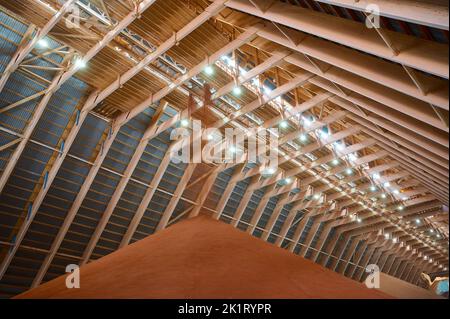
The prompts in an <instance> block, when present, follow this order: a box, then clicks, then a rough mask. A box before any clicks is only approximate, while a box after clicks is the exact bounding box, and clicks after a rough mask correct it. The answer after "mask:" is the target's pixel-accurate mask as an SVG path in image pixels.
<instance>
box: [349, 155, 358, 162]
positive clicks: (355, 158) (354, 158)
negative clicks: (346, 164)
mask: <svg viewBox="0 0 450 319" xmlns="http://www.w3.org/2000/svg"><path fill="white" fill-rule="evenodd" d="M348 159H349V160H350V161H351V162H355V161H356V160H357V159H358V157H357V156H356V155H355V154H349V155H348Z"/></svg>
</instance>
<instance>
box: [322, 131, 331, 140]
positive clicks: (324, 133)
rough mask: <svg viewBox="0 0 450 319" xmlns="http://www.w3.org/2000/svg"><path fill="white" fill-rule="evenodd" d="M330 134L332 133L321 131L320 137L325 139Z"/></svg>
mask: <svg viewBox="0 0 450 319" xmlns="http://www.w3.org/2000/svg"><path fill="white" fill-rule="evenodd" d="M328 136H330V134H328V132H325V131H320V137H321V138H323V139H326V138H328Z"/></svg>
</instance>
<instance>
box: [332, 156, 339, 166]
mask: <svg viewBox="0 0 450 319" xmlns="http://www.w3.org/2000/svg"><path fill="white" fill-rule="evenodd" d="M332 163H333V165H334V166H336V165H339V160H338V159H337V158H335V159H334V160H333V162H332Z"/></svg>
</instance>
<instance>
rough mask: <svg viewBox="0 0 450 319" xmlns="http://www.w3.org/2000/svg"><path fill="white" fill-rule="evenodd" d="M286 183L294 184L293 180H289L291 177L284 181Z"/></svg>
mask: <svg viewBox="0 0 450 319" xmlns="http://www.w3.org/2000/svg"><path fill="white" fill-rule="evenodd" d="M284 182H285V183H286V184H290V183H292V179H291V178H289V177H287V178H285V179H284Z"/></svg>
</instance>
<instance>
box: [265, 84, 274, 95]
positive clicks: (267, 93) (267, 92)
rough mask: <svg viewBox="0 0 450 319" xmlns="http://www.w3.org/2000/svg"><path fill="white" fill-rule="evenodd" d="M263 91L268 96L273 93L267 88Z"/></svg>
mask: <svg viewBox="0 0 450 319" xmlns="http://www.w3.org/2000/svg"><path fill="white" fill-rule="evenodd" d="M263 91H264V94H266V95H269V94H270V93H272V90H271V89H269V88H268V87H266V86H265V87H264V88H263Z"/></svg>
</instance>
